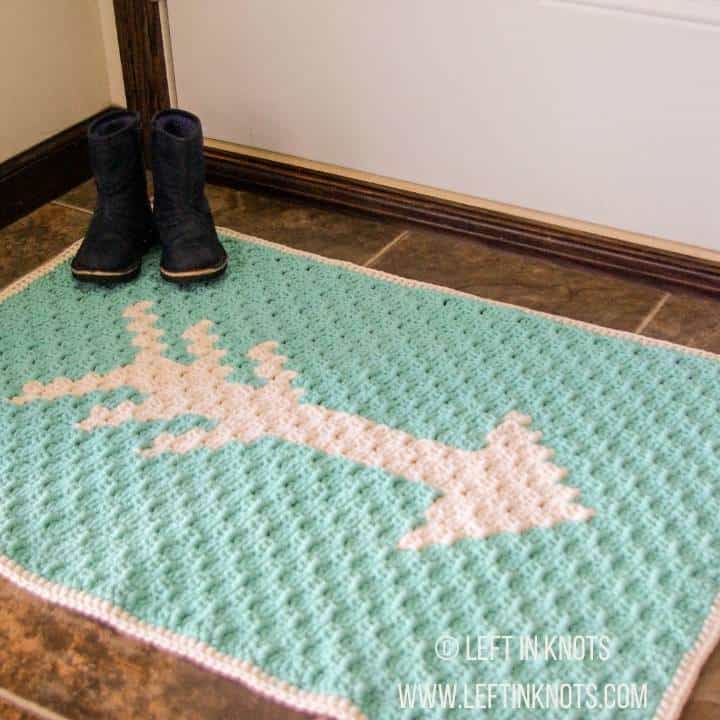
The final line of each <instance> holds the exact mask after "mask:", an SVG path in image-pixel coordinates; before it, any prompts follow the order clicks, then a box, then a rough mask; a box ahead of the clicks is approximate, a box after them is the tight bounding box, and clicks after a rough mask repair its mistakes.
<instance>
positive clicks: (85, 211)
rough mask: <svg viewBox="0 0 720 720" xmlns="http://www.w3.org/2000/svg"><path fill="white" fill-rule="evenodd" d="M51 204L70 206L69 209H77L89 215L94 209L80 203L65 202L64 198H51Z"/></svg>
mask: <svg viewBox="0 0 720 720" xmlns="http://www.w3.org/2000/svg"><path fill="white" fill-rule="evenodd" d="M50 204H51V205H59V206H60V207H64V208H68V210H77V211H78V212H83V213H87V214H88V215H92V214H93V211H92V210H88V209H87V208H82V207H80V206H79V205H73V204H72V203H67V202H64V201H63V200H51V201H50Z"/></svg>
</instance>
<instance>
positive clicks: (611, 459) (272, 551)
mask: <svg viewBox="0 0 720 720" xmlns="http://www.w3.org/2000/svg"><path fill="white" fill-rule="evenodd" d="M221 232H222V235H223V236H224V240H225V244H226V247H227V249H228V253H229V256H230V271H229V273H228V274H227V276H226V277H224V278H223V279H221V280H220V281H218V282H216V283H214V284H210V285H205V286H198V287H194V288H192V289H181V288H176V287H173V286H170V285H168V284H166V283H164V282H163V281H162V280H161V279H160V278H159V276H158V273H157V257H156V256H155V255H151V256H150V257H149V258H148V259H147V260H146V263H145V267H144V269H143V273H142V275H141V277H140V278H139V279H138V280H137V281H136V282H134V283H132V284H129V285H126V286H121V287H115V288H112V289H103V288H83V287H79V286H78V285H76V284H75V283H73V282H72V281H71V278H70V273H69V270H68V267H67V260H68V258H69V257H70V256H71V255H72V253H73V248H71V249H70V250H69V251H68V252H66V253H64V254H63V255H62V256H60V257H59V258H57V260H55V261H53V262H51V263H49V264H48V265H47V266H45V267H44V268H42V269H41V270H39V271H37V272H35V273H33V274H32V275H30V276H28V277H26V278H24V279H23V280H21V281H19V282H18V283H15V285H13V286H11V287H10V288H9V289H8V290H6V291H4V292H3V293H2V295H0V300H1V302H0V369H1V372H0V554H1V555H2V558H1V559H0V573H2V575H4V576H5V577H7V578H9V579H10V580H12V581H13V582H16V583H18V584H19V585H21V586H23V587H26V588H28V589H29V590H31V591H32V592H34V593H36V594H38V595H40V596H42V597H45V598H47V599H49V600H51V601H53V602H58V603H62V604H64V605H66V606H69V607H72V608H75V609H77V610H80V611H81V612H83V613H85V614H88V615H92V616H94V617H97V618H101V619H103V620H104V621H106V622H109V623H111V624H113V625H115V626H116V627H118V628H120V629H122V630H124V631H126V632H128V633H132V634H134V635H136V636H138V637H141V638H144V639H147V640H149V641H150V642H152V643H154V644H156V645H158V646H160V647H163V648H167V649H169V650H171V651H173V652H177V653H180V654H182V655H184V656H186V657H189V658H192V659H193V660H195V661H197V662H200V663H202V664H204V665H206V666H208V667H210V668H212V669H214V670H217V671H218V672H222V673H224V674H226V675H229V676H231V677H234V678H237V679H238V680H241V681H242V682H244V683H246V684H248V685H250V686H251V687H252V688H254V689H256V690H257V691H259V692H262V693H265V694H266V695H269V696H271V697H273V698H275V699H277V700H279V701H281V702H284V703H286V704H288V705H292V706H295V707H297V708H301V709H304V710H307V711H309V712H313V713H317V714H321V715H325V716H329V717H336V718H343V719H346V718H348V719H349V718H371V719H373V720H374V719H375V718H378V719H385V718H387V719H389V720H394V719H395V718H399V719H407V720H409V719H411V718H412V719H416V718H469V717H472V718H493V719H494V718H498V719H505V718H508V719H509V718H531V717H538V718H551V719H554V718H563V719H572V720H586V719H587V718H590V719H593V718H597V719H598V720H600V719H601V718H619V717H622V718H627V719H628V720H641V719H642V720H649V719H650V718H656V719H657V720H671V719H672V718H677V717H679V714H680V711H681V708H682V705H683V703H684V702H685V700H686V699H687V696H688V694H689V692H690V690H691V688H692V685H693V683H694V681H695V679H696V677H697V674H698V672H699V670H700V668H701V666H702V663H703V661H704V660H705V659H706V658H707V656H708V655H709V653H710V652H711V650H712V649H713V646H714V644H715V643H716V641H717V640H718V636H719V635H720V609H719V608H720V604H719V603H718V602H717V596H718V593H719V592H720V520H719V519H720V493H719V492H718V490H720V465H719V464H718V455H719V454H720V423H718V413H719V412H720V362H719V360H718V358H717V357H715V356H711V355H709V354H708V353H701V352H694V351H689V350H684V349H681V348H677V347H673V346H670V345H668V344H666V343H661V342H654V341H650V340H647V339H645V338H640V337H637V336H632V335H630V334H625V333H614V332H611V331H606V330H602V329H599V328H592V327H590V326H587V325H582V324H579V323H572V322H569V321H562V320H560V319H557V318H550V317H548V316H543V315H541V314H538V313H533V312H529V311H525V310H521V309H518V308H513V307H509V306H503V305H499V304H496V303H491V302H486V301H481V300H477V299H475V298H472V297H469V296H466V295H462V294H461V293H456V292H453V291H450V290H446V289H442V288H432V287H430V286H426V285H425V286H424V285H421V284H419V283H413V282H410V281H405V280H401V279H399V278H393V277H390V276H387V275H383V274H382V273H379V272H375V271H372V270H367V269H364V268H357V267H354V266H351V265H348V264H343V263H339V262H335V261H329V260H325V259H322V258H318V257H313V256H309V255H306V254H303V253H299V252H294V251H289V250H287V249H283V248H281V247H280V246H275V245H272V244H270V243H265V242H263V241H261V240H256V239H253V238H249V237H245V236H241V235H237V234H235V233H232V232H230V231H225V230H223V231H221Z"/></svg>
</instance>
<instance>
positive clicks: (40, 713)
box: [0, 687, 69, 720]
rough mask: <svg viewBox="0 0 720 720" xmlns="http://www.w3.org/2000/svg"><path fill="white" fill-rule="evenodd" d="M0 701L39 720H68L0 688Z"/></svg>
mask: <svg viewBox="0 0 720 720" xmlns="http://www.w3.org/2000/svg"><path fill="white" fill-rule="evenodd" d="M0 699H2V700H5V701H6V702H8V703H10V705H14V706H15V707H18V708H20V709H21V710H25V711H26V712H29V713H30V714H31V715H35V717H38V718H41V720H69V719H68V718H66V717H65V716H64V715H58V714H57V713H56V712H53V711H52V710H48V708H45V707H43V706H42V705H38V704H37V703H34V702H33V701H32V700H28V699H26V698H24V697H21V696H20V695H16V694H15V693H14V692H12V691H10V690H6V689H5V688H3V687H0Z"/></svg>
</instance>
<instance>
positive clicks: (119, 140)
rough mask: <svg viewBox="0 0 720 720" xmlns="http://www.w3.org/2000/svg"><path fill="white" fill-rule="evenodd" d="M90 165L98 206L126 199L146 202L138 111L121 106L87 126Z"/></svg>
mask: <svg viewBox="0 0 720 720" xmlns="http://www.w3.org/2000/svg"><path fill="white" fill-rule="evenodd" d="M88 151H89V156H90V166H91V168H92V171H93V175H94V177H95V184H96V186H97V190H98V207H99V208H101V209H103V208H110V207H112V206H118V207H121V206H122V204H123V203H125V202H133V203H141V204H143V205H145V204H147V183H146V179H145V167H144V163H143V156H142V134H141V129H140V117H139V115H138V114H137V113H131V112H127V111H125V110H118V111H115V112H111V113H108V114H106V115H103V117H101V118H99V119H97V120H96V121H95V122H93V123H92V124H91V125H90V127H89V128H88Z"/></svg>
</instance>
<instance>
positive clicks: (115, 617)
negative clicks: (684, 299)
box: [0, 226, 720, 720]
mask: <svg viewBox="0 0 720 720" xmlns="http://www.w3.org/2000/svg"><path fill="white" fill-rule="evenodd" d="M218 232H219V233H220V234H222V235H224V236H226V237H230V238H233V239H234V240H239V241H241V242H249V243H252V244H254V245H260V246H263V247H268V248H271V249H273V250H276V251H279V252H283V253H285V254H289V255H297V256H300V257H304V258H308V259H310V260H314V261H317V262H322V263H324V264H326V265H334V266H336V267H342V268H345V269H347V270H350V271H352V272H357V273H361V274H364V275H368V276H371V277H376V278H378V279H380V280H384V281H387V282H392V283H394V284H396V285H404V286H406V287H413V288H421V289H427V290H433V291H435V292H441V293H444V294H447V295H453V296H458V297H464V298H468V299H470V300H474V301H480V302H483V303H486V304H490V305H496V306H499V307H506V308H511V309H513V310H519V311H521V312H524V313H527V314H529V315H536V316H539V317H543V318H546V319H548V320H552V321H554V322H558V323H561V324H563V325H571V326H575V327H580V328H583V329H584V330H588V331H590V332H593V333H595V334H598V335H604V336H608V337H616V338H621V339H624V340H631V341H634V342H637V343H639V344H641V345H645V346H650V347H660V348H667V349H672V350H676V351H680V352H683V353H686V354H690V355H696V356H698V357H703V358H707V359H711V360H716V361H720V355H719V354H716V353H712V352H708V351H706V350H699V349H697V348H691V347H687V346H685V345H679V344H677V343H672V342H668V341H666V340H658V339H656V338H650V337H646V336H644V335H639V334H637V333H633V332H628V331H624V330H614V329H611V328H606V327H602V326H600V325H594V324H592V323H587V322H583V321H581V320H574V319H572V318H567V317H562V316H560V315H553V314H551V313H546V312H541V311H539V310H532V309H530V308H525V307H521V306H519V305H513V304H511V303H504V302H500V301H497V300H490V299H486V298H482V297H478V296H477V295H472V294H470V293H466V292H463V291H461V290H454V289H452V288H448V287H444V286H441V285H433V284H432V283H427V282H422V281H419V280H411V279H408V278H403V277H399V276H397V275H391V274H389V273H386V272H383V271H382V270H377V269H375V268H371V267H365V266H361V265H356V264H354V263H351V262H347V261H345V260H337V259H335V258H328V257H324V256H322V255H317V254H315V253H310V252H306V251H304V250H297V249H295V248H290V247H287V246H285V245H281V244H279V243H274V242H270V241H268V240H263V239H261V238H256V237H253V236H251V235H245V234H244V233H240V232H237V231H235V230H231V229H230V228H224V227H220V226H218ZM81 242H82V239H80V240H78V241H76V242H74V243H73V244H72V245H70V246H69V247H67V248H66V249H65V250H63V251H62V252H60V253H59V254H58V255H56V256H55V257H53V258H51V259H50V260H48V261H47V262H45V263H43V264H42V265H40V266H39V267H37V268H36V269H35V270H33V271H31V272H29V273H27V274H26V275H23V276H22V277H21V278H19V279H18V280H15V281H14V282H12V283H11V284H10V285H8V286H7V287H6V288H4V289H3V290H1V291H0V303H2V302H4V301H5V300H7V299H8V298H10V297H12V296H13V295H16V294H17V293H20V292H22V291H23V290H24V289H25V288H27V287H28V286H29V285H30V284H32V283H33V282H35V281H36V280H38V279H39V278H41V277H43V276H44V275H46V274H48V273H49V272H51V271H52V270H54V269H55V268H56V267H57V266H58V265H60V264H61V263H63V262H65V261H66V260H69V259H70V258H71V257H72V256H73V255H74V254H75V252H77V249H78V248H79V246H80V243H81ZM68 281H69V279H68ZM0 576H2V577H4V578H6V579H7V580H9V581H10V582H12V583H13V584H15V585H17V586H19V587H21V588H23V589H25V590H27V591H29V592H31V593H32V594H34V595H37V596H39V597H41V598H43V599H44V600H47V601H49V602H51V603H54V604H57V605H62V606H64V607H67V608H69V609H71V610H74V611H76V612H79V613H81V614H82V615H85V616H88V617H91V618H94V619H96V620H100V621H101V622H105V623H107V624H108V625H110V626H112V627H114V628H116V629H117V630H119V631H121V632H124V633H126V634H128V635H131V636H133V637H136V638H138V639H139V640H142V641H145V642H149V643H151V644H152V645H154V646H156V647H158V648H160V649H162V650H167V651H169V652H172V653H174V654H176V655H179V656H181V657H184V658H187V659H189V660H192V661H194V662H196V663H198V664H199V665H202V666H203V667H206V668H208V669H209V670H212V671H215V672H218V673H220V674H222V675H225V676H227V677H230V678H232V679H235V680H239V681H241V682H242V683H244V684H245V685H246V686H248V687H249V688H250V689H251V690H254V691H255V692H258V693H260V694H262V695H265V696H266V697H269V698H271V699H273V700H275V701H277V702H279V703H282V704H285V705H289V706H291V707H292V708H294V709H297V710H300V711H304V712H311V713H323V714H330V715H331V717H333V718H335V720H367V718H366V716H365V715H364V714H363V713H362V712H361V711H360V710H359V709H358V708H357V707H356V706H355V705H353V703H352V702H351V701H350V700H348V699H346V698H343V697H338V696H334V695H322V694H319V693H311V692H307V691H305V690H302V689H300V688H297V687H294V686H293V685H290V684H289V683H287V682H285V681H283V680H279V679H277V678H275V677H273V676H271V675H269V674H268V673H266V672H264V671H263V670H262V669H260V668H259V667H257V666H255V665H253V664H252V663H250V662H247V661H242V660H239V659H237V658H234V657H231V656H229V655H225V654H223V653H220V652H218V651H217V650H215V649H214V648H213V647H211V646H209V645H207V644H205V643H203V642H201V641H198V640H193V639H192V638H188V637H185V636H183V635H180V634H178V633H174V632H172V631H169V630H166V629H165V628H161V627H156V626H153V625H150V624H148V623H145V622H143V621H141V620H139V619H137V618H135V617H133V616H132V615H130V614H129V613H126V612H125V611H124V610H122V609H121V608H119V607H116V606H114V605H112V604H111V603H108V602H106V601H104V600H101V599H100V598H97V597H95V596H93V595H90V594H89V593H86V592H83V591H81V590H74V589H72V588H67V587H65V586H63V585H60V584H58V583H54V582H51V581H49V580H45V579H44V578H42V577H41V576H39V575H36V574H34V573H32V572H30V571H28V570H26V569H24V568H23V567H21V566H20V565H18V564H17V563H15V562H14V561H13V560H12V559H10V558H8V557H6V556H4V555H0ZM719 641H720V593H718V594H717V596H716V598H715V601H714V603H713V605H712V607H711V609H710V612H709V614H708V616H707V618H706V619H705V622H704V623H703V627H702V629H701V631H700V634H699V635H698V637H697V639H696V641H695V643H694V645H693V647H692V649H691V650H689V651H688V652H687V653H685V655H684V656H683V658H682V660H681V661H680V664H679V666H678V669H677V671H676V673H675V676H674V677H673V680H672V681H671V683H670V685H668V687H667V688H666V689H665V692H664V693H663V696H662V698H661V700H660V703H659V704H658V706H657V708H656V712H655V715H654V717H653V720H678V719H679V718H680V714H681V712H682V710H683V707H684V706H685V704H686V702H687V700H688V698H689V697H690V695H691V693H692V690H693V687H694V685H695V683H696V682H697V679H698V677H699V675H700V672H701V671H702V667H703V665H704V664H705V662H706V660H707V659H708V657H709V656H710V655H711V654H712V652H713V650H714V649H715V646H716V645H717V644H718V642H719Z"/></svg>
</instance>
